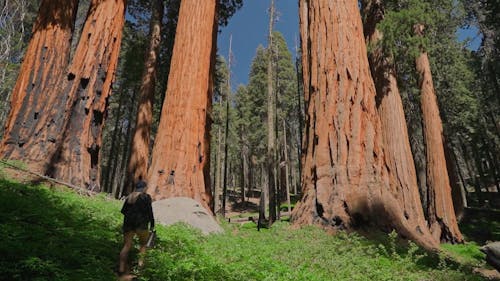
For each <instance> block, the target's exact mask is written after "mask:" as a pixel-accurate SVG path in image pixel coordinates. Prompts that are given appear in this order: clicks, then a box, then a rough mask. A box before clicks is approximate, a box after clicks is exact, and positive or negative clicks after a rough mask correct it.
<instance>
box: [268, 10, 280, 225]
mask: <svg viewBox="0 0 500 281" xmlns="http://www.w3.org/2000/svg"><path fill="white" fill-rule="evenodd" d="M274 9H275V7H274V0H271V6H270V8H269V33H268V37H267V56H268V59H267V154H266V170H267V180H268V181H267V185H266V186H267V189H266V192H265V194H266V197H267V198H269V224H273V222H274V221H276V215H277V213H276V211H277V210H276V205H277V204H276V203H277V202H276V201H277V200H276V185H277V178H276V117H275V116H276V94H275V92H274V91H275V89H274V88H275V87H274V82H275V81H274V76H275V75H276V74H275V73H274V72H275V71H274V68H273V51H274V42H273V28H274V20H275V19H274V17H275V14H274V13H275V11H274Z"/></svg>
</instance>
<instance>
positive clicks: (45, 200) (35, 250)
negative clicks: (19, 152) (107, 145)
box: [0, 179, 121, 280]
mask: <svg viewBox="0 0 500 281" xmlns="http://www.w3.org/2000/svg"><path fill="white" fill-rule="evenodd" d="M0 190H1V191H0V192H1V195H0V225H1V227H0V240H1V241H2V243H0V280H113V279H114V278H115V277H114V273H113V270H114V268H115V267H116V263H117V258H118V253H119V249H120V247H121V232H120V222H119V221H118V220H117V218H118V216H116V215H111V214H109V212H112V211H110V210H108V209H107V208H110V207H106V202H97V200H85V201H83V199H81V198H78V197H77V196H75V195H74V194H71V193H69V192H62V193H54V192H52V191H50V190H49V189H47V188H42V187H33V186H29V185H25V184H19V183H13V182H10V181H7V180H4V179H0ZM94 201H95V202H94ZM86 202H88V204H90V205H93V204H94V203H95V204H96V205H99V204H100V205H102V207H101V209H103V210H102V214H95V211H94V212H92V210H91V209H90V207H89V206H86V205H85V204H86ZM92 208H93V209H94V208H96V207H95V206H92ZM111 208H116V207H111ZM94 210H95V209H94Z"/></svg>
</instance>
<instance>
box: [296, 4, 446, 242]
mask: <svg viewBox="0 0 500 281" xmlns="http://www.w3.org/2000/svg"><path fill="white" fill-rule="evenodd" d="M299 14H300V32H301V38H302V54H303V56H302V66H303V77H304V79H303V81H304V94H305V101H306V104H307V106H308V108H307V113H306V124H307V125H306V132H305V138H306V140H305V142H304V145H305V147H304V149H305V162H304V163H303V165H304V166H303V169H302V171H303V186H302V190H303V198H302V200H301V201H300V202H299V204H297V206H296V207H295V208H294V210H293V212H292V220H293V221H294V223H295V224H319V225H321V226H323V227H325V228H332V227H333V228H354V227H356V226H359V225H365V224H375V225H378V226H380V227H382V228H386V227H387V226H389V227H390V228H393V229H396V230H397V231H398V232H399V233H400V234H401V235H403V236H405V237H407V238H409V239H412V240H414V241H415V242H416V243H418V244H420V245H421V246H423V247H425V248H427V249H436V248H437V247H438V245H437V243H436V242H435V240H434V239H432V237H431V236H430V235H426V234H425V232H423V230H422V229H421V228H420V227H419V226H418V225H416V224H415V223H413V222H411V221H408V220H407V219H406V217H407V215H408V216H409V217H414V216H415V214H405V212H404V210H403V208H402V206H401V205H400V201H399V199H398V198H399V197H400V196H405V195H404V194H402V193H400V192H398V189H397V185H396V182H395V180H394V178H393V177H392V176H391V174H389V171H388V169H387V163H386V162H385V155H384V150H383V140H382V135H381V124H380V119H379V117H378V116H377V110H376V107H375V86H374V84H373V80H372V78H371V75H370V70H369V65H368V59H367V55H366V53H367V50H366V46H365V40H364V38H363V31H362V24H361V19H360V16H359V9H358V1H355V0H351V1H341V0H331V1H326V0H318V1H307V0H301V1H300V2H299Z"/></svg>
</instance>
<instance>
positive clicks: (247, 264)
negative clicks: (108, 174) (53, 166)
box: [0, 180, 483, 281]
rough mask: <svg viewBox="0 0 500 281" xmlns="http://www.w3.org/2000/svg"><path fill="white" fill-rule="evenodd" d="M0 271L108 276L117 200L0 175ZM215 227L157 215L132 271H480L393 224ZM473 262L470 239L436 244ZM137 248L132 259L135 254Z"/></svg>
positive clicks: (197, 275) (378, 276)
mask: <svg viewBox="0 0 500 281" xmlns="http://www.w3.org/2000/svg"><path fill="white" fill-rule="evenodd" d="M0 188H1V189H2V196H1V197H0V222H1V225H2V227H1V228H0V239H1V241H2V243H0V276H1V278H0V279H2V280H103V281H104V280H113V279H114V274H113V270H114V269H115V267H116V264H117V258H118V253H119V251H120V248H121V241H122V240H121V239H122V238H121V231H120V227H121V220H122V215H121V214H120V212H119V210H120V207H121V202H120V201H118V200H113V199H109V198H108V197H106V196H104V195H98V196H96V197H93V198H91V197H85V196H81V195H78V194H77V193H75V192H72V191H70V190H68V189H66V188H47V187H42V186H29V185H24V184H19V183H15V182H11V181H7V180H0ZM223 227H224V229H225V230H226V231H225V233H224V234H219V235H212V236H202V235H201V233H200V232H198V231H195V230H193V229H191V228H189V227H187V226H185V225H182V224H176V225H173V226H171V227H168V228H167V227H163V226H161V225H159V226H158V227H157V228H158V229H157V231H158V239H159V241H158V244H157V245H158V246H157V247H156V248H155V249H153V250H150V251H148V253H147V255H146V266H145V267H144V268H143V270H141V271H138V269H137V268H135V267H134V268H133V271H134V272H135V273H137V274H138V278H139V280H150V281H157V280H172V281H182V280H196V281H203V280H206V281H213V280H215V281H217V280H220V281H227V280H228V281H231V280H237V281H246V280H269V281H271V280H273V281H275V280H304V281H306V280H307V281H322V280H325V281H327V280H328V281H330V280H339V281H342V280H346V281H347V280H349V281H355V280H369V281H377V280H381V281H384V280H387V281H398V280H401V281H412V280H415V281H426V280H428V281H431V280H432V281H439V280H442V281H468V280H470V281H473V280H478V281H479V280H483V279H481V277H479V276H477V275H474V274H472V273H471V272H470V270H467V269H465V267H461V266H456V265H448V264H446V262H442V261H440V260H439V258H436V257H429V256H428V255H427V254H425V253H424V252H422V251H421V250H420V249H419V248H418V247H417V246H415V245H414V244H411V243H410V244H409V246H408V245H406V246H401V245H400V244H399V243H398V242H397V241H396V240H397V239H396V236H395V234H394V233H393V234H389V235H385V234H381V235H380V239H375V240H368V239H367V238H364V237H362V236H360V235H358V234H355V233H351V234H349V233H343V232H340V233H338V234H337V235H335V236H331V235H328V234H326V233H325V232H324V231H323V230H321V229H318V228H316V227H304V228H302V229H297V230H294V229H291V228H290V225H289V224H288V223H285V222H281V223H276V224H274V225H273V227H272V228H271V229H261V231H257V229H256V226H255V224H254V223H251V222H250V223H245V224H243V225H239V224H224V225H223ZM444 248H445V249H446V250H447V251H449V252H455V253H457V255H460V256H462V257H467V258H468V259H466V258H464V260H463V262H464V263H470V264H474V263H477V262H478V261H479V260H480V259H481V256H480V253H478V252H477V246H476V245H475V244H466V245H463V247H460V245H459V246H450V247H449V246H444ZM136 254H137V251H135V252H133V253H132V256H131V259H132V260H134V259H136V258H137V256H136Z"/></svg>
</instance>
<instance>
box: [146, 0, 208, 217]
mask: <svg viewBox="0 0 500 281" xmlns="http://www.w3.org/2000/svg"><path fill="white" fill-rule="evenodd" d="M216 6H217V1H215V0H206V1H196V0H183V1H182V2H181V7H180V12H179V20H178V23H177V33H176V38H175V43H174V51H173V56H172V63H171V67H170V73H169V78H168V85H167V93H166V98H165V101H164V105H163V108H162V114H161V118H160V125H159V128H158V133H157V136H156V140H155V144H154V147H153V158H152V161H151V166H150V168H149V171H148V180H149V188H148V193H149V194H151V195H152V196H153V198H154V199H155V200H158V199H163V198H168V197H174V196H185V197H190V198H193V199H194V200H196V201H198V202H200V204H202V205H203V206H204V207H205V208H206V209H207V210H210V207H209V206H210V204H211V201H212V196H211V192H210V175H209V171H210V170H209V165H208V164H209V151H210V150H209V148H208V145H209V139H208V135H209V130H208V129H209V127H210V126H209V124H208V122H207V121H208V119H207V110H208V109H210V106H211V100H212V85H213V78H212V75H213V73H214V67H215V53H216V45H215V44H216V38H217V20H216Z"/></svg>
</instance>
